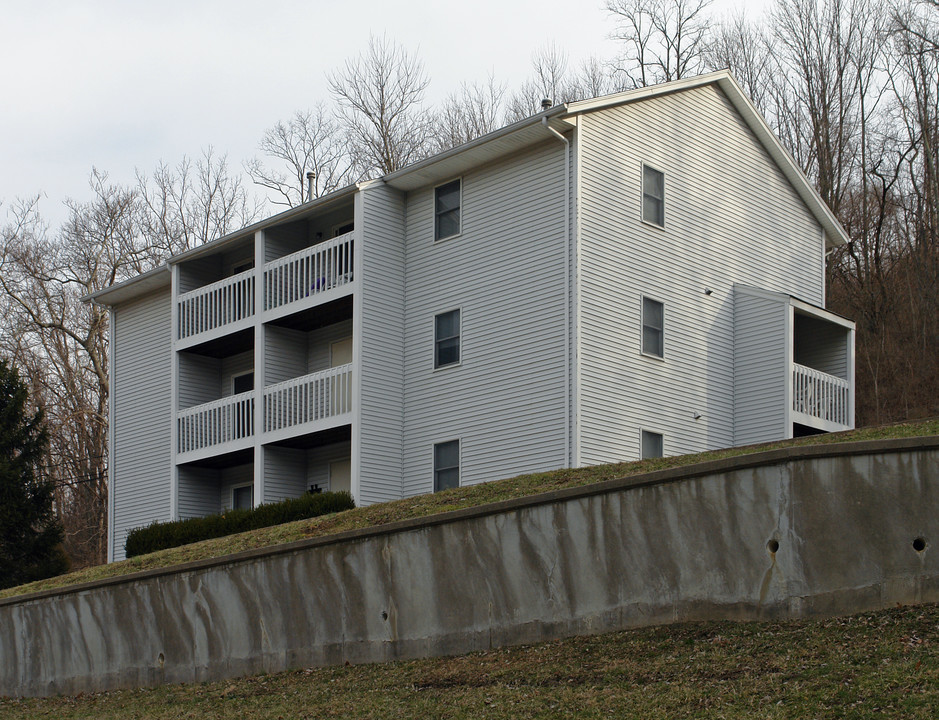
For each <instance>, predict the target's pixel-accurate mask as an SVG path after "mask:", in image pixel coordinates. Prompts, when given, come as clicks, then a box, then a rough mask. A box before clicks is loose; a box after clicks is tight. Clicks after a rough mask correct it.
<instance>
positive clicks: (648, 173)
mask: <svg viewBox="0 0 939 720" xmlns="http://www.w3.org/2000/svg"><path fill="white" fill-rule="evenodd" d="M642 219H643V220H644V221H645V222H649V223H652V224H654V225H658V226H659V227H665V174H664V173H661V172H659V171H658V170H654V169H653V168H650V167H649V166H648V165H643V166H642Z"/></svg>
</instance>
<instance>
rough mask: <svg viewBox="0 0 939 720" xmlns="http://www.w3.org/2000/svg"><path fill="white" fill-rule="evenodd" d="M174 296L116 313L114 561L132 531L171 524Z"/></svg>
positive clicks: (156, 296)
mask: <svg viewBox="0 0 939 720" xmlns="http://www.w3.org/2000/svg"><path fill="white" fill-rule="evenodd" d="M170 332H171V330H170V291H169V289H168V288H167V289H165V290H161V291H159V292H157V293H154V294H152V295H147V296H145V297H143V298H140V299H137V300H135V301H133V302H129V303H127V304H126V305H121V306H119V307H117V308H115V310H114V337H113V338H112V339H111V341H112V346H111V351H112V352H113V353H114V377H113V378H111V383H112V387H113V392H114V417H113V418H111V432H112V433H113V439H114V457H113V458H112V465H113V467H112V472H113V477H114V482H113V485H112V487H111V488H110V491H111V501H112V502H113V503H114V527H112V528H111V532H110V539H109V542H110V543H111V546H112V552H113V553H114V559H115V560H120V559H123V557H124V541H125V540H126V538H127V532H128V531H129V530H131V529H133V528H135V527H139V526H141V525H147V524H149V523H150V522H152V521H154V520H160V521H162V520H169V519H170V420H171V415H170V413H171V405H170V398H171V391H170V386H171V382H172V380H171V367H172V365H171V359H172V356H171V347H172V345H171V342H172V337H171V336H170Z"/></svg>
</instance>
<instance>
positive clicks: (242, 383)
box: [231, 370, 254, 395]
mask: <svg viewBox="0 0 939 720" xmlns="http://www.w3.org/2000/svg"><path fill="white" fill-rule="evenodd" d="M249 390H254V371H253V370H251V371H249V372H244V373H241V374H240V375H233V376H232V379H231V394H232V395H237V394H238V393H243V392H248V391H249Z"/></svg>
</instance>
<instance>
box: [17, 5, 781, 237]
mask: <svg viewBox="0 0 939 720" xmlns="http://www.w3.org/2000/svg"><path fill="white" fill-rule="evenodd" d="M765 1H766V0H751V1H750V2H749V3H746V6H747V10H748V12H752V8H753V7H759V6H761V5H762V4H763V3H764V2H765ZM736 7H744V0H717V2H715V6H714V8H715V13H717V14H719V13H722V12H726V11H727V10H729V9H733V8H736ZM613 28H614V23H613V21H612V20H611V19H610V18H609V16H608V15H607V13H606V11H605V10H604V9H603V0H586V1H584V0H581V1H580V2H577V1H576V0H575V1H568V2H558V0H540V1H538V0H470V1H469V2H447V1H446V0H435V1H431V0H410V1H409V2H397V1H395V0H355V1H352V2H349V1H343V0H327V1H324V0H303V1H298V0H267V1H266V2H252V1H251V0H158V1H157V2H142V1H140V0H0V98H2V100H0V202H2V203H3V209H0V222H2V217H3V215H4V214H5V212H4V209H5V207H6V206H7V205H9V203H10V202H11V201H13V200H14V199H15V198H17V197H20V198H23V197H28V196H32V195H34V194H36V193H38V192H42V193H44V199H43V201H42V205H41V207H42V210H43V213H44V215H45V216H46V217H47V218H48V219H50V220H51V221H53V222H60V221H62V220H63V219H64V217H65V211H64V209H62V201H63V200H64V199H65V198H66V197H71V198H74V199H76V200H86V199H88V198H89V196H90V192H89V190H88V176H89V174H90V172H91V169H92V167H93V166H94V167H97V168H98V169H99V170H104V171H107V172H108V173H109V175H110V177H111V179H112V180H113V181H115V182H121V183H128V182H131V181H133V178H134V172H135V169H136V168H139V169H140V170H142V171H144V172H146V173H150V172H151V171H152V169H153V168H154V166H155V165H156V164H157V163H158V162H159V161H160V160H164V161H166V162H167V163H169V164H171V165H172V164H175V163H176V162H178V161H179V160H180V159H181V158H182V156H183V155H189V156H190V157H196V156H198V155H199V154H200V153H201V151H202V149H203V148H206V147H208V146H209V145H212V146H213V147H214V148H215V150H216V151H217V152H218V153H221V154H227V155H228V160H229V163H230V165H231V166H232V167H233V169H239V168H240V166H241V163H242V161H243V160H245V159H247V158H249V157H251V156H252V155H255V154H256V146H257V143H258V140H259V139H260V138H261V136H262V134H263V133H264V130H265V129H267V128H268V127H270V126H271V125H273V124H274V123H275V122H277V121H278V120H281V119H287V118H288V117H289V116H290V115H291V114H292V113H293V112H294V111H295V110H298V109H301V108H307V107H310V106H312V105H313V103H314V102H316V101H317V100H318V99H323V100H327V99H328V90H327V87H326V82H325V78H324V75H325V73H326V72H327V71H329V70H333V69H335V68H337V67H339V66H340V65H341V64H342V62H343V61H344V60H345V59H347V58H350V57H354V56H356V55H358V54H359V53H360V52H362V51H363V50H364V49H365V48H366V47H367V45H368V39H369V35H370V34H374V35H381V34H382V33H385V34H387V35H388V37H389V38H392V39H394V40H396V41H397V42H399V43H400V44H402V45H404V46H405V47H406V48H407V49H409V50H411V51H417V52H418V54H419V56H420V57H421V59H422V60H423V61H424V63H425V67H426V70H427V72H428V74H429V76H430V78H431V85H430V88H429V94H428V100H429V101H431V102H435V101H438V100H440V99H442V98H443V97H445V96H446V95H447V94H449V93H450V92H453V91H455V90H457V89H458V88H459V86H460V83H461V82H463V81H467V82H472V81H482V80H484V79H485V77H486V75H487V74H488V73H490V72H493V73H494V74H495V76H496V79H497V80H499V81H502V82H505V83H507V85H508V87H509V92H511V91H512V90H513V89H514V88H515V87H517V86H518V85H519V84H521V82H523V81H524V80H525V79H526V78H527V77H528V76H529V74H530V71H531V57H532V54H533V53H534V52H535V51H536V50H538V49H539V48H541V47H543V46H544V45H545V44H546V43H549V42H554V43H555V44H557V45H558V46H559V47H561V48H562V49H564V50H565V51H566V52H567V53H568V55H569V59H570V62H571V65H572V66H577V65H579V63H580V62H581V60H583V59H584V58H586V57H589V56H590V55H597V56H599V57H603V58H607V57H612V56H613V55H615V53H616V45H615V43H613V42H612V41H610V40H608V39H607V36H608V35H609V33H610V32H611V30H612V29H613Z"/></svg>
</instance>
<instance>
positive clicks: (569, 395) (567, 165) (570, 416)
mask: <svg viewBox="0 0 939 720" xmlns="http://www.w3.org/2000/svg"><path fill="white" fill-rule="evenodd" d="M541 124H542V125H544V127H545V130H547V131H548V132H549V133H551V134H552V135H554V137H556V138H557V139H558V140H560V141H561V142H562V143H564V236H565V241H566V245H567V253H568V273H567V284H566V286H565V297H564V301H565V302H564V319H565V324H566V326H567V327H566V328H565V332H564V355H565V357H566V358H567V361H566V362H567V385H566V387H565V390H564V404H565V411H566V414H567V422H566V424H565V429H564V432H565V435H566V438H565V439H566V444H567V466H568V467H574V466H575V464H576V463H577V455H578V453H577V452H576V450H575V448H574V440H575V433H574V427H573V426H574V417H575V414H576V408H574V406H573V386H574V382H575V380H576V367H575V364H576V363H575V361H574V359H573V358H572V357H571V335H572V334H573V332H574V330H573V327H572V325H571V297H572V289H571V285H572V284H573V283H574V281H575V278H574V268H573V267H572V266H573V262H571V253H573V251H574V250H573V237H572V235H573V233H572V232H571V142H570V140H568V139H567V138H566V137H564V136H563V135H562V134H561V133H559V132H558V131H557V130H555V129H554V128H553V127H551V126H550V125H549V124H548V118H547V116H545V117H542V118H541Z"/></svg>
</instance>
